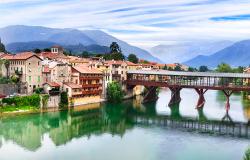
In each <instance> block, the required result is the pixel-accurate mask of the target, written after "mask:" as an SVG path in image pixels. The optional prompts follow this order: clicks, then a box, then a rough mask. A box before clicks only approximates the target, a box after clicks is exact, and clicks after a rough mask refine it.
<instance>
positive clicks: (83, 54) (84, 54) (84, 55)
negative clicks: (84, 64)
mask: <svg viewBox="0 0 250 160" xmlns="http://www.w3.org/2000/svg"><path fill="white" fill-rule="evenodd" d="M89 57H90V54H89V52H87V51H83V52H82V58H89Z"/></svg>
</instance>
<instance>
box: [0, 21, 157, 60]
mask: <svg viewBox="0 0 250 160" xmlns="http://www.w3.org/2000/svg"><path fill="white" fill-rule="evenodd" d="M0 37H1V38H2V41H3V42H4V43H5V44H6V45H7V49H8V48H12V47H13V46H17V44H18V43H19V42H25V43H26V44H25V45H27V46H28V43H32V42H43V44H41V46H42V45H45V42H46V43H47V44H49V43H57V44H61V45H63V46H77V45H79V44H81V45H82V46H85V47H86V48H90V47H91V46H92V49H93V46H95V48H99V49H100V48H101V47H103V46H106V47H108V46H109V45H110V44H111V43H112V42H117V43H118V44H119V45H120V47H121V48H122V51H123V54H124V55H125V56H128V55H129V54H131V53H133V54H136V55H137V56H138V57H139V58H141V59H146V60H149V61H155V62H161V60H159V59H158V58H156V57H154V56H152V55H151V54H150V53H149V52H147V51H145V50H143V49H140V48H138V47H135V46H132V45H130V44H128V43H126V42H124V41H122V40H119V39H117V38H115V37H113V36H111V35H109V34H107V33H105V32H103V31H100V30H84V31H81V30H77V29H70V28H66V29H57V28H47V27H41V26H23V25H16V26H8V27H5V28H0ZM12 43H15V44H14V45H13V44H12ZM20 45H24V44H20ZM17 47H19V48H21V47H20V46H17ZM38 48H40V47H38ZM73 48H75V47H73ZM12 49H13V48H12ZM103 49H104V48H103ZM104 50H106V48H105V49H104Z"/></svg>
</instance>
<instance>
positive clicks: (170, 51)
mask: <svg viewBox="0 0 250 160" xmlns="http://www.w3.org/2000/svg"><path fill="white" fill-rule="evenodd" d="M232 44H233V42H231V41H214V42H211V41H194V42H185V43H180V44H175V45H158V46H155V47H153V48H152V49H151V54H152V55H153V56H155V57H157V58H159V59H162V60H163V61H164V62H165V63H174V62H185V61H188V60H190V59H192V58H194V57H196V56H197V55H210V54H213V53H215V52H217V51H220V50H221V49H224V48H226V47H228V46H230V45H232Z"/></svg>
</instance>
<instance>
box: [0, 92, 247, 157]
mask: <svg viewBox="0 0 250 160" xmlns="http://www.w3.org/2000/svg"><path fill="white" fill-rule="evenodd" d="M181 97H182V101H181V103H180V104H179V105H177V106H174V107H176V108H175V109H174V110H173V108H172V110H171V109H170V107H168V106H167V104H168V101H169V100H170V92H169V91H168V90H167V89H162V90H161V91H160V93H159V99H158V101H157V102H155V103H148V104H143V105H142V104H141V103H140V101H141V99H142V97H136V98H135V99H133V100H126V101H124V102H123V103H121V104H109V103H102V104H91V105H85V106H81V107H77V108H74V109H71V110H68V111H61V112H57V111H55V112H49V113H38V114H31V115H20V116H8V117H1V119H0V160H45V159H46V160H55V159H60V160H69V159H74V160H118V159H119V160H128V159H131V160H132V159H133V160H162V159H166V160H201V159H202V160H211V159H213V160H242V159H243V156H244V154H245V151H246V150H247V149H248V147H250V146H249V144H250V143H249V142H250V141H249V139H247V138H239V137H233V136H223V135H215V134H207V133H200V132H195V131H187V130H183V129H181V128H169V127H167V126H164V125H154V124H152V125H145V124H141V123H140V124H138V123H136V122H135V121H133V117H135V116H136V117H138V116H139V117H140V116H148V117H165V116H166V117H169V116H170V118H171V117H172V118H177V119H184V118H185V117H190V118H192V119H197V120H199V119H201V118H202V119H203V120H204V119H205V121H209V120H215V121H221V120H222V118H223V117H224V115H225V107H224V105H225V97H224V95H223V93H221V92H218V91H208V92H207V93H206V94H205V99H206V104H205V106H204V109H203V111H202V113H199V112H198V111H197V109H195V105H196V102H197V98H198V96H197V94H196V92H195V91H193V90H190V89H184V90H182V91H181ZM86 108H88V110H86ZM229 116H230V117H231V119H232V120H233V122H242V123H247V122H248V120H249V119H250V103H249V101H246V100H243V99H242V96H241V94H240V93H236V94H233V95H232V97H231V109H230V112H229Z"/></svg>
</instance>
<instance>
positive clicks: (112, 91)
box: [107, 82, 124, 102]
mask: <svg viewBox="0 0 250 160" xmlns="http://www.w3.org/2000/svg"><path fill="white" fill-rule="evenodd" d="M123 96H124V94H123V91H122V87H121V84H120V83H118V82H111V83H109V84H108V87H107V98H108V101H110V102H121V101H122V99H123Z"/></svg>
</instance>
